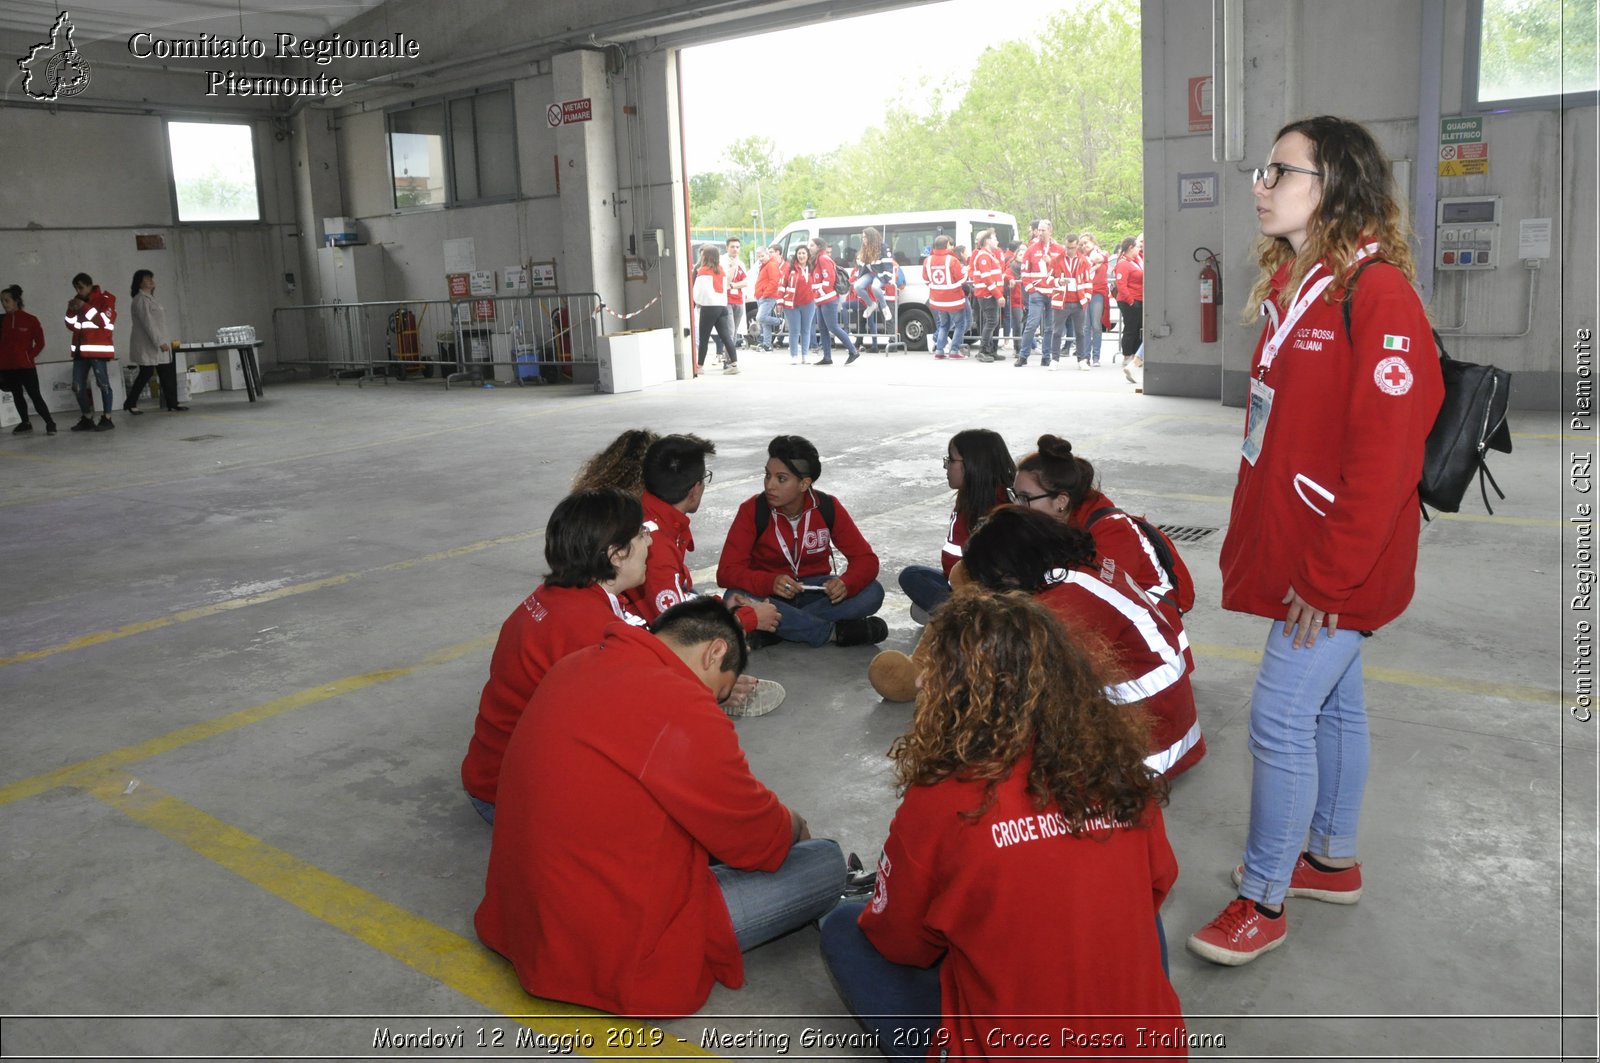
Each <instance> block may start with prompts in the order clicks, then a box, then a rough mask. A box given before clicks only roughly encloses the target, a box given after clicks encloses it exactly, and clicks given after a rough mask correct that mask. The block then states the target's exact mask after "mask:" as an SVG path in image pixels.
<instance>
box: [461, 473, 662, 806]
mask: <svg viewBox="0 0 1600 1063" xmlns="http://www.w3.org/2000/svg"><path fill="white" fill-rule="evenodd" d="M649 554H650V532H649V531H648V530H646V528H645V526H644V510H643V509H642V508H641V507H640V505H639V500H638V499H637V498H633V497H631V496H629V495H627V494H625V493H623V492H622V491H619V490H617V489H616V488H614V487H605V488H600V489H599V490H594V491H577V492H574V493H573V494H570V495H568V496H567V497H566V498H564V499H562V500H561V501H560V502H559V503H557V505H556V508H555V510H554V512H552V513H551V514H550V522H549V523H548V524H546V525H545V535H544V559H545V563H546V564H548V565H549V566H550V571H549V573H547V574H546V575H545V577H544V582H543V583H541V584H540V585H539V586H538V588H536V589H535V590H534V592H533V593H532V594H530V595H528V597H526V598H525V599H523V600H522V603H521V604H520V605H518V606H517V607H516V608H515V609H513V610H512V611H511V615H510V616H508V617H506V621H505V623H504V624H501V625H500V640H499V641H498V642H497V643H495V647H494V655H493V656H492V657H491V658H490V659H489V680H488V682H486V683H484V684H483V693H482V694H481V695H480V696H479V698H478V718H477V721H476V722H475V723H474V724H473V734H472V741H471V742H470V743H469V744H468V745H467V755H466V758H465V759H464V760H462V762H461V784H462V786H463V787H464V788H465V789H466V791H467V796H468V797H469V798H471V799H472V806H473V807H474V808H476V809H477V810H478V814H479V815H480V816H482V817H483V818H484V820H485V821H487V822H488V823H491V824H492V823H494V810H495V802H496V799H497V797H498V792H499V786H500V763H501V760H502V758H503V757H504V756H505V751H506V744H507V743H508V742H509V741H510V740H511V733H512V731H513V730H514V729H515V728H516V725H517V721H518V720H519V719H521V717H522V711H523V709H524V708H526V707H527V704H528V699H529V698H531V697H532V696H533V692H534V691H535V690H536V689H538V687H539V684H540V682H542V681H543V679H544V676H545V673H546V672H548V671H549V670H550V666H551V665H553V664H555V663H556V662H557V661H559V660H561V659H562V658H563V657H565V656H567V655H568V654H569V653H572V652H573V651H575V650H580V649H583V648H584V647H585V646H593V645H595V644H596V643H598V642H599V641H600V637H601V636H602V635H603V634H604V633H605V630H606V627H607V626H608V625H610V624H614V623H616V622H617V621H619V620H620V621H622V622H624V623H627V624H633V625H635V626H638V627H642V626H644V623H645V621H644V618H642V617H640V616H638V615H636V614H634V613H632V612H630V611H629V610H628V609H627V607H626V605H625V604H624V602H623V598H624V596H626V594H627V592H628V591H630V590H632V589H633V588H635V587H637V586H639V585H640V584H641V583H643V582H644V574H645V564H646V560H647V558H648V557H649Z"/></svg>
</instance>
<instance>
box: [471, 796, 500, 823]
mask: <svg viewBox="0 0 1600 1063" xmlns="http://www.w3.org/2000/svg"><path fill="white" fill-rule="evenodd" d="M467 800H468V801H471V802H472V807H473V809H474V810H475V811H476V812H477V813H478V815H480V816H482V817H483V821H484V822H485V823H487V824H489V826H491V827H492V826H494V806H493V805H491V804H490V803H489V802H487V801H482V800H479V799H478V798H476V797H473V796H472V795H471V794H468V795H467Z"/></svg>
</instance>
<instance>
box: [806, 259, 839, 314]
mask: <svg viewBox="0 0 1600 1063" xmlns="http://www.w3.org/2000/svg"><path fill="white" fill-rule="evenodd" d="M838 276H839V268H838V267H837V266H835V265H834V264H833V256H832V255H829V254H828V253H827V252H826V251H824V252H822V253H821V254H819V255H818V256H817V257H816V258H815V259H813V260H812V262H811V291H812V298H813V300H814V301H815V302H816V304H817V305H818V306H821V305H822V304H823V303H831V302H833V301H834V300H836V299H838V298H839V292H838V289H836V288H835V287H834V281H835V280H837V279H838Z"/></svg>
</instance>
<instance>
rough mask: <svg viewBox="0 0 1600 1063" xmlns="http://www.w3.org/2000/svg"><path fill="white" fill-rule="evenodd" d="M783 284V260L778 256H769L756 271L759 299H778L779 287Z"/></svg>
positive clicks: (756, 294)
mask: <svg viewBox="0 0 1600 1063" xmlns="http://www.w3.org/2000/svg"><path fill="white" fill-rule="evenodd" d="M782 283H783V259H781V258H779V257H778V256H777V255H768V256H767V257H766V259H765V260H764V261H763V262H762V263H761V268H760V269H759V270H757V271H756V291H755V296H756V298H757V299H776V298H777V297H778V286H779V285H780V284H782Z"/></svg>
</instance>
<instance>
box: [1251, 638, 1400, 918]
mask: <svg viewBox="0 0 1600 1063" xmlns="http://www.w3.org/2000/svg"><path fill="white" fill-rule="evenodd" d="M1282 630H1283V622H1282V621H1274V622H1273V624H1272V628H1271V631H1270V633H1269V634H1268V635H1267V648H1266V653H1265V654H1264V655H1263V656H1262V659H1261V671H1260V672H1259V673H1257V675H1256V685H1255V690H1254V692H1253V693H1252V694H1251V696H1250V755H1251V757H1252V758H1253V760H1254V771H1253V772H1252V774H1251V779H1250V833H1249V836H1248V838H1247V839H1246V841H1245V849H1244V881H1243V882H1242V883H1241V884H1240V886H1239V895H1240V896H1241V897H1248V898H1249V899H1251V900H1254V901H1260V902H1261V903H1262V904H1268V905H1278V904H1282V903H1283V898H1284V895H1285V894H1286V893H1287V892H1288V889H1289V876H1290V874H1291V873H1292V872H1293V871H1294V863H1295V860H1296V858H1297V857H1298V856H1299V855H1300V851H1301V848H1302V847H1303V846H1304V847H1305V848H1307V849H1308V851H1309V852H1310V853H1311V854H1312V855H1313V856H1331V857H1336V858H1337V857H1354V856H1355V855H1356V827H1357V823H1358V821H1359V820H1360V818H1361V795H1362V791H1363V790H1364V789H1365V788H1366V784H1367V761H1368V755H1369V752H1370V743H1369V741H1368V736H1367V706H1366V694H1365V691H1364V690H1363V689H1362V683H1361V644H1362V643H1363V642H1364V641H1366V640H1365V639H1364V638H1363V637H1362V635H1361V633H1360V632H1358V631H1336V632H1333V633H1332V634H1329V633H1328V632H1327V631H1323V632H1321V633H1319V634H1318V636H1317V643H1316V645H1315V646H1302V647H1301V648H1300V649H1298V650H1297V649H1295V648H1294V641H1293V639H1290V638H1285V637H1284V635H1283V633H1282ZM1307 831H1309V832H1310V836H1311V837H1310V844H1309V845H1307V844H1306V834H1307Z"/></svg>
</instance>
